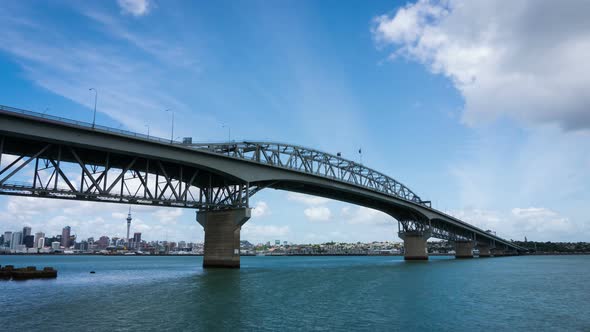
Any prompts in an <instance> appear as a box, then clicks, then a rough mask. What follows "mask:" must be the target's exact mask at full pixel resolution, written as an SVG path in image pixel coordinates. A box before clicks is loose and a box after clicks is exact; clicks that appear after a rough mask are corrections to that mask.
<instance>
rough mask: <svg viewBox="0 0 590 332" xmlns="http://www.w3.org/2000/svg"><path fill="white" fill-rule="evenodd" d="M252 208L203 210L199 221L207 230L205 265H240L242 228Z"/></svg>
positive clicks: (237, 266)
mask: <svg viewBox="0 0 590 332" xmlns="http://www.w3.org/2000/svg"><path fill="white" fill-rule="evenodd" d="M248 219H250V209H248V208H241V209H232V210H220V211H202V212H198V213H197V221H198V222H199V224H201V226H203V229H204V230H205V248H204V251H205V253H204V256H203V267H204V268H207V267H224V268H239V267H240V230H241V229H242V225H243V224H244V223H246V221H248Z"/></svg>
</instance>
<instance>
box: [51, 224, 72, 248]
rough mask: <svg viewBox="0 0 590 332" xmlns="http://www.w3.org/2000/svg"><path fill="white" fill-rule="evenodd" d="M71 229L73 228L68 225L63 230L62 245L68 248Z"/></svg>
mask: <svg viewBox="0 0 590 332" xmlns="http://www.w3.org/2000/svg"><path fill="white" fill-rule="evenodd" d="M71 230H72V228H71V227H70V226H66V227H64V228H63V229H62V231H61V246H62V247H64V248H68V247H69V246H70V231H71ZM52 245H53V244H52Z"/></svg>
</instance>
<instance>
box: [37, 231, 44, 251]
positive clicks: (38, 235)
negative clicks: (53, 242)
mask: <svg viewBox="0 0 590 332" xmlns="http://www.w3.org/2000/svg"><path fill="white" fill-rule="evenodd" d="M41 239H43V243H42V244H41V246H39V243H41ZM44 246H45V233H43V232H37V233H35V248H37V249H42V248H43V247H44Z"/></svg>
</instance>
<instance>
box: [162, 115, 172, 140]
mask: <svg viewBox="0 0 590 332" xmlns="http://www.w3.org/2000/svg"><path fill="white" fill-rule="evenodd" d="M164 112H170V113H172V132H171V133H170V143H172V142H174V111H173V110H171V109H167V110H165V111H164Z"/></svg>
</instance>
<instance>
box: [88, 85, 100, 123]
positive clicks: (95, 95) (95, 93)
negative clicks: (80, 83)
mask: <svg viewBox="0 0 590 332" xmlns="http://www.w3.org/2000/svg"><path fill="white" fill-rule="evenodd" d="M92 90H94V115H93V116H92V129H94V125H95V123H96V100H97V99H98V91H96V89H95V88H90V89H88V91H92Z"/></svg>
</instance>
